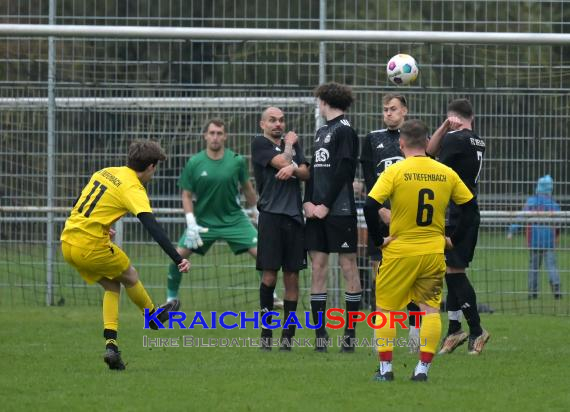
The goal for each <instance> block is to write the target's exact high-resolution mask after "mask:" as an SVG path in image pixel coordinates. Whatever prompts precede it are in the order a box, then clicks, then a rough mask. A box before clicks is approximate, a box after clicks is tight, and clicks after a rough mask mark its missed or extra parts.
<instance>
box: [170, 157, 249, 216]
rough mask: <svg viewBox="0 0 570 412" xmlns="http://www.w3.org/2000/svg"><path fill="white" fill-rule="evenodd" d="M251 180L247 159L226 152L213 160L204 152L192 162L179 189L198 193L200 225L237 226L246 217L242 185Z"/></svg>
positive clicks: (192, 159) (195, 203)
mask: <svg viewBox="0 0 570 412" xmlns="http://www.w3.org/2000/svg"><path fill="white" fill-rule="evenodd" d="M248 179H249V172H248V167H247V163H246V160H245V158H244V157H243V156H241V155H238V154H237V153H235V152H233V151H231V150H229V149H224V157H222V158H221V159H219V160H212V159H210V158H209V157H208V155H207V154H206V151H205V150H203V151H201V152H199V153H197V154H196V155H194V156H192V157H191V158H190V159H189V160H188V162H187V163H186V166H184V169H183V170H182V173H181V174H180V178H179V179H178V186H179V187H180V188H181V189H184V190H188V191H189V192H192V193H193V194H194V196H195V198H194V215H195V216H196V221H197V223H198V224H199V225H200V226H204V227H220V226H233V225H235V224H237V223H238V222H239V221H240V220H243V219H244V217H245V215H244V212H243V211H242V209H241V206H240V203H239V184H242V185H243V184H244V183H246V182H247V181H248Z"/></svg>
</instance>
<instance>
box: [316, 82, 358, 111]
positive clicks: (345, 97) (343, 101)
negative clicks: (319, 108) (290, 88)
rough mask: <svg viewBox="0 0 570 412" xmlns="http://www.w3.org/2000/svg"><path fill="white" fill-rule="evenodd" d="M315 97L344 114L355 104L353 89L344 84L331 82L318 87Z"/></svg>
mask: <svg viewBox="0 0 570 412" xmlns="http://www.w3.org/2000/svg"><path fill="white" fill-rule="evenodd" d="M313 95H314V96H315V97H317V98H319V99H321V100H322V101H323V102H325V103H326V104H328V105H329V106H330V107H332V108H334V109H340V110H342V111H343V112H344V111H345V110H347V109H348V108H349V107H350V105H351V104H352V103H353V102H354V97H353V96H352V89H351V88H350V87H349V86H346V85H344V84H340V83H335V82H330V83H325V84H321V85H320V86H317V87H316V88H315V90H314V91H313Z"/></svg>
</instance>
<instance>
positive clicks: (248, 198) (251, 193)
mask: <svg viewBox="0 0 570 412" xmlns="http://www.w3.org/2000/svg"><path fill="white" fill-rule="evenodd" d="M242 191H243V195H244V197H245V204H246V206H247V207H248V208H252V207H254V206H255V205H256V204H257V196H256V194H255V189H254V188H253V185H252V184H251V181H249V180H248V181H247V182H245V183H244V184H243V186H242Z"/></svg>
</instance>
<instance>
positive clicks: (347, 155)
mask: <svg viewBox="0 0 570 412" xmlns="http://www.w3.org/2000/svg"><path fill="white" fill-rule="evenodd" d="M357 159H358V136H357V134H356V132H355V131H354V129H353V128H352V127H351V125H350V122H349V121H348V120H347V119H346V118H345V117H344V115H341V116H338V117H336V118H334V119H332V120H329V121H327V123H326V124H325V125H324V126H322V127H321V128H319V129H318V130H317V133H316V135H315V142H314V150H313V159H312V164H311V177H310V179H309V184H308V186H309V188H310V189H309V190H308V193H307V195H306V196H305V200H306V201H309V202H312V203H314V204H315V205H320V204H326V205H327V206H328V207H329V209H330V211H329V215H331V216H354V215H356V205H355V203H354V189H353V187H352V182H353V181H354V176H355V175H356V165H357Z"/></svg>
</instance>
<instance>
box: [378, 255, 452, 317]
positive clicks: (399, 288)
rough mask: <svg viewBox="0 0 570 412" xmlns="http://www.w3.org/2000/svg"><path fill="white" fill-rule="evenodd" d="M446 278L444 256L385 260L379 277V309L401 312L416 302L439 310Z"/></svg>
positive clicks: (379, 271)
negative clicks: (409, 304)
mask: <svg viewBox="0 0 570 412" xmlns="http://www.w3.org/2000/svg"><path fill="white" fill-rule="evenodd" d="M444 276H445V257H444V255H443V253H436V254H430V255H419V256H408V257H403V258H384V259H382V263H381V264H380V266H379V268H378V273H377V274H376V306H378V307H380V308H382V309H386V310H398V309H402V308H404V307H405V306H406V305H407V304H408V303H410V302H411V301H412V300H413V301H414V302H415V303H425V304H426V305H428V306H431V307H433V308H439V305H440V304H441V294H442V288H443V278H444Z"/></svg>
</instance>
